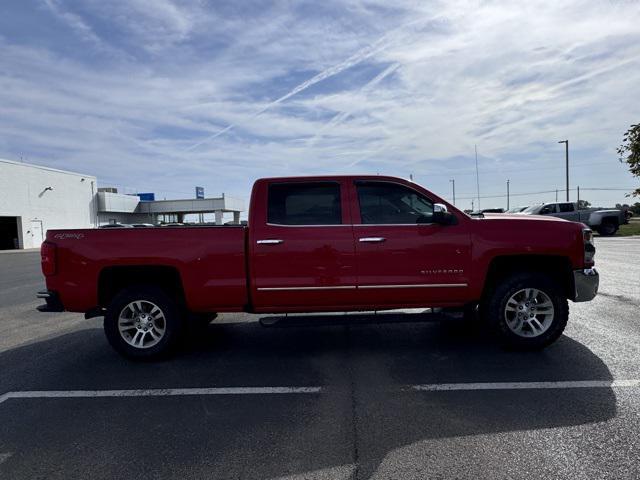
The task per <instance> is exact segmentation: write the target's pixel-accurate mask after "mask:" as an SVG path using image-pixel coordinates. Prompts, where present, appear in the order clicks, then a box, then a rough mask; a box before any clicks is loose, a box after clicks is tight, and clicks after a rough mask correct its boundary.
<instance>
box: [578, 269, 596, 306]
mask: <svg viewBox="0 0 640 480" xmlns="http://www.w3.org/2000/svg"><path fill="white" fill-rule="evenodd" d="M573 284H574V285H575V294H574V297H573V298H572V300H573V301H574V302H588V301H589V300H593V299H594V297H595V296H596V295H597V293H598V285H599V284H600V275H598V272H597V270H596V269H595V268H585V269H581V270H574V271H573Z"/></svg>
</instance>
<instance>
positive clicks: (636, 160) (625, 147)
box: [617, 123, 640, 196]
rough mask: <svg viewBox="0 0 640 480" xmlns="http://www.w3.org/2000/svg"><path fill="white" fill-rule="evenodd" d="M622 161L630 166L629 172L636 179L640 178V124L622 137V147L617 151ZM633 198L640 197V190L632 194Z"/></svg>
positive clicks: (633, 126) (632, 127)
mask: <svg viewBox="0 0 640 480" xmlns="http://www.w3.org/2000/svg"><path fill="white" fill-rule="evenodd" d="M617 152H618V155H619V156H620V161H621V162H622V163H625V162H626V163H627V164H628V165H629V171H630V172H631V174H632V175H633V176H634V177H639V178H640V123H637V124H635V125H631V127H630V128H629V130H627V132H626V133H625V134H624V136H623V137H622V145H620V146H619V147H618V149H617ZM631 194H632V195H633V196H640V188H636V189H635V190H634V191H633V192H631Z"/></svg>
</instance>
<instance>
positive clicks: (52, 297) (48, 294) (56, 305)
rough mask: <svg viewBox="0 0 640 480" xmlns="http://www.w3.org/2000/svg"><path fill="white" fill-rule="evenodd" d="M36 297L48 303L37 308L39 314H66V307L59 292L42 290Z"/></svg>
mask: <svg viewBox="0 0 640 480" xmlns="http://www.w3.org/2000/svg"><path fill="white" fill-rule="evenodd" d="M36 297H38V298H41V299H43V300H44V301H46V302H47V303H45V304H44V305H40V306H39V307H36V308H37V309H38V311H39V312H64V306H63V305H62V302H61V301H60V297H59V296H58V293H57V292H53V291H51V290H42V291H40V292H38V293H37V294H36Z"/></svg>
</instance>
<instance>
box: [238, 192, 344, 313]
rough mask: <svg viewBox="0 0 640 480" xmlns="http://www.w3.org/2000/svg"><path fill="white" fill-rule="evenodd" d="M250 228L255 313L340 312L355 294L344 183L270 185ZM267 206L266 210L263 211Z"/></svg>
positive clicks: (262, 195)
mask: <svg viewBox="0 0 640 480" xmlns="http://www.w3.org/2000/svg"><path fill="white" fill-rule="evenodd" d="M256 195H260V197H259V198H267V205H266V206H261V207H260V212H259V213H257V214H256V217H255V219H254V221H253V223H252V225H251V228H252V232H251V246H250V248H251V249H252V251H253V253H252V256H251V258H252V269H251V271H252V278H253V283H252V284H253V289H252V295H253V303H254V306H255V309H256V310H257V311H260V310H261V309H263V310H264V309H270V310H273V309H274V308H282V309H283V311H288V310H290V311H296V310H297V311H299V310H301V309H302V310H306V311H313V310H329V309H338V310H339V309H340V306H342V305H349V304H352V303H353V299H354V295H355V290H356V273H355V255H354V247H353V232H352V225H351V220H350V212H349V208H348V199H347V195H346V189H345V185H344V182H343V181H342V180H336V181H325V180H322V181H284V182H277V181H275V182H269V183H265V184H263V185H262V186H261V189H260V190H259V191H257V192H256ZM265 207H266V208H265Z"/></svg>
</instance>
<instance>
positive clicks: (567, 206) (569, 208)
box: [558, 203, 575, 213]
mask: <svg viewBox="0 0 640 480" xmlns="http://www.w3.org/2000/svg"><path fill="white" fill-rule="evenodd" d="M558 207H560V213H566V212H573V211H575V209H574V208H573V203H561V204H559V205H558Z"/></svg>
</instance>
